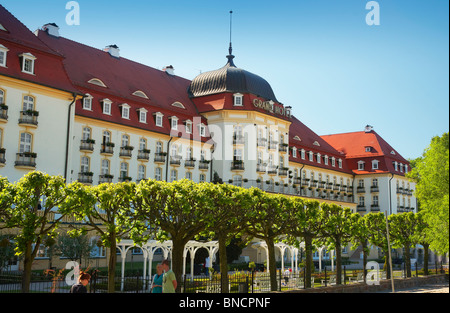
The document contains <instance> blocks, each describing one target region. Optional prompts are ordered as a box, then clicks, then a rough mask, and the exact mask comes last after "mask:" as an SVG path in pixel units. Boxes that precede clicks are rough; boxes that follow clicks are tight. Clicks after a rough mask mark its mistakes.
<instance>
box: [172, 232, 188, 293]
mask: <svg viewBox="0 0 450 313" xmlns="http://www.w3.org/2000/svg"><path fill="white" fill-rule="evenodd" d="M172 245H173V246H172V271H173V272H174V273H175V277H176V279H177V288H176V290H175V292H177V293H180V292H181V282H182V277H181V276H182V275H183V251H184V246H185V245H186V242H185V241H184V240H181V239H175V238H172Z"/></svg>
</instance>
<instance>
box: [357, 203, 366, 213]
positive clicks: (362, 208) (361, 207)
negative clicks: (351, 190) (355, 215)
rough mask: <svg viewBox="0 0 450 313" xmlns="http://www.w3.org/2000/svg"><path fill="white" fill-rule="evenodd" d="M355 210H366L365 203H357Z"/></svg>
mask: <svg viewBox="0 0 450 313" xmlns="http://www.w3.org/2000/svg"><path fill="white" fill-rule="evenodd" d="M356 211H357V212H366V206H365V205H360V204H358V205H357V206H356Z"/></svg>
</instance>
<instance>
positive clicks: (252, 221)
mask: <svg viewBox="0 0 450 313" xmlns="http://www.w3.org/2000/svg"><path fill="white" fill-rule="evenodd" d="M248 192H249V195H250V197H251V205H250V208H249V209H248V210H247V211H246V217H245V219H246V220H247V227H246V230H245V232H247V233H248V234H249V235H250V236H252V237H254V238H258V239H261V240H264V241H265V242H266V244H267V251H268V255H269V260H268V261H269V262H268V269H269V273H270V287H271V290H272V291H276V290H277V276H276V275H277V272H276V270H277V268H276V262H275V242H276V240H278V239H280V237H281V236H283V235H285V234H286V230H287V229H288V226H289V225H291V224H292V221H291V218H292V216H291V212H292V209H291V208H292V202H291V201H290V200H289V198H288V197H285V196H282V195H274V194H267V193H265V192H263V191H261V190H260V189H258V188H251V189H249V190H248Z"/></svg>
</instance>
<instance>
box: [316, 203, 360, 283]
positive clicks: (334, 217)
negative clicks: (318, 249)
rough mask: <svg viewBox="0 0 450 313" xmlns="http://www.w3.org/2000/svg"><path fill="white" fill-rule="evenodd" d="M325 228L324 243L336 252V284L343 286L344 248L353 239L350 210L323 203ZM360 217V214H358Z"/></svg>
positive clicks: (352, 220)
mask: <svg viewBox="0 0 450 313" xmlns="http://www.w3.org/2000/svg"><path fill="white" fill-rule="evenodd" d="M320 207H321V209H322V210H323V219H324V220H323V228H322V240H321V241H322V242H323V244H325V245H327V246H328V248H329V249H335V250H336V284H337V285H340V284H342V247H343V246H346V245H347V244H349V243H350V241H351V239H352V237H353V228H354V225H353V223H354V218H353V217H352V215H353V214H357V213H352V211H351V209H350V208H342V207H341V206H339V205H337V204H334V203H331V204H330V203H322V204H321V205H320ZM357 215H359V214H357Z"/></svg>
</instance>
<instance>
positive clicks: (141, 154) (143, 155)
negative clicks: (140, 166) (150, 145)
mask: <svg viewBox="0 0 450 313" xmlns="http://www.w3.org/2000/svg"><path fill="white" fill-rule="evenodd" d="M137 159H138V160H139V161H148V160H150V150H148V149H142V150H139V151H138V155H137Z"/></svg>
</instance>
